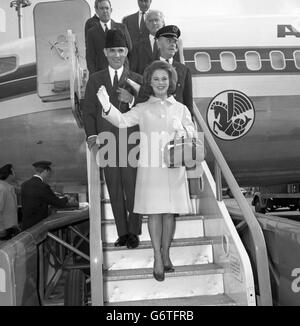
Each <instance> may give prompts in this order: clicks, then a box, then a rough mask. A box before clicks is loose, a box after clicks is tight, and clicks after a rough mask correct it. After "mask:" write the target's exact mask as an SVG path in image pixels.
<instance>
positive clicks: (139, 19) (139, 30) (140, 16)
mask: <svg viewBox="0 0 300 326" xmlns="http://www.w3.org/2000/svg"><path fill="white" fill-rule="evenodd" d="M151 2H152V0H138V6H139V9H140V10H139V11H138V12H136V13H134V14H132V15H129V16H126V17H124V18H123V21H122V23H123V24H124V25H126V26H127V29H128V31H129V34H130V37H131V40H132V43H133V45H135V44H136V43H137V42H139V41H140V40H142V39H144V38H146V37H148V35H149V31H148V29H147V28H146V24H145V17H146V15H147V13H148V10H149V8H150V6H151Z"/></svg>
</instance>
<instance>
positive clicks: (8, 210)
mask: <svg viewBox="0 0 300 326" xmlns="http://www.w3.org/2000/svg"><path fill="white" fill-rule="evenodd" d="M16 225H18V206H17V196H16V193H15V188H14V187H13V186H12V185H10V184H9V183H7V182H6V181H3V180H0V231H3V230H6V229H9V228H11V227H13V226H16Z"/></svg>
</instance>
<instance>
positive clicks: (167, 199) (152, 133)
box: [98, 61, 195, 281]
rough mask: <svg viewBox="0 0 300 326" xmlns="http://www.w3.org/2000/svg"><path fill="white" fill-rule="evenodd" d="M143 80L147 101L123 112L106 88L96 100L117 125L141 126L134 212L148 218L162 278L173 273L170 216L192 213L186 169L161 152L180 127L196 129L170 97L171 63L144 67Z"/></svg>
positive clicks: (156, 275)
mask: <svg viewBox="0 0 300 326" xmlns="http://www.w3.org/2000/svg"><path fill="white" fill-rule="evenodd" d="M144 78H145V80H144V82H145V84H146V88H147V89H148V91H149V99H148V101H147V102H145V103H141V104H138V105H137V106H136V107H134V108H133V109H131V111H129V112H127V113H124V114H122V113H120V111H118V110H117V109H116V108H115V107H114V106H113V105H111V103H110V101H109V96H108V95H107V92H106V89H105V87H101V88H100V89H99V92H98V99H99V101H100V102H101V104H102V108H103V113H102V115H103V117H105V118H106V119H107V120H108V121H110V122H111V123H112V124H114V125H115V126H118V127H119V128H127V127H131V126H134V125H137V124H138V125H139V126H140V139H141V141H140V159H139V164H138V170H137V180H136V190H135V205H134V212H135V213H138V214H142V215H147V216H148V228H149V233H150V237H151V242H152V246H153V249H154V269H153V276H154V278H155V279H156V280H157V281H163V280H164V278H165V274H164V273H165V272H173V271H174V268H173V265H172V262H171V260H170V255H169V251H170V246H171V242H172V239H173V235H174V230H175V217H174V215H175V214H188V213H190V212H191V204H190V196H189V190H188V182H187V176H186V170H185V168H184V167H180V168H173V169H170V168H168V167H167V166H166V164H165V163H164V161H163V150H164V147H165V145H166V144H167V143H168V142H169V141H171V140H173V139H174V137H176V136H182V131H183V130H187V131H188V132H191V133H194V132H195V127H194V124H193V122H192V119H191V115H190V112H189V110H188V109H187V107H186V106H184V105H183V104H181V103H179V102H177V101H176V100H175V99H174V97H173V96H172V94H174V92H175V89H176V84H177V74H176V71H175V69H174V68H173V67H172V66H171V65H170V64H169V63H167V62H163V61H154V62H153V63H152V64H151V65H150V66H149V67H148V68H147V69H146V70H145V74H144ZM183 127H184V128H183ZM179 131H180V132H181V133H179Z"/></svg>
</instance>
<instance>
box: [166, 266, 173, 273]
mask: <svg viewBox="0 0 300 326" xmlns="http://www.w3.org/2000/svg"><path fill="white" fill-rule="evenodd" d="M164 271H165V273H173V272H175V268H174V267H173V266H172V265H171V266H164Z"/></svg>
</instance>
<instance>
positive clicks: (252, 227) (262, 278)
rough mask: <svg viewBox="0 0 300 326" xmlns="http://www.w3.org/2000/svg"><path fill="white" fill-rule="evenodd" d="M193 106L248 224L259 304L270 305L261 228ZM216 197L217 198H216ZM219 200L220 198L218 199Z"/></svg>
mask: <svg viewBox="0 0 300 326" xmlns="http://www.w3.org/2000/svg"><path fill="white" fill-rule="evenodd" d="M193 107H194V117H195V119H196V121H197V123H198V124H199V125H200V126H201V128H202V131H203V132H204V136H205V139H206V141H207V144H208V145H209V147H210V150H211V152H212V154H213V156H214V158H215V160H216V162H217V164H218V167H219V168H220V169H221V171H222V173H223V176H224V178H225V180H226V182H227V185H228V187H229V188H230V190H231V193H232V195H233V196H234V198H235V199H236V201H237V203H238V205H239V207H240V209H241V211H242V214H243V217H244V219H245V222H246V223H247V225H248V228H249V231H250V234H251V237H252V241H253V245H254V249H255V258H256V266H257V275H258V286H259V293H260V305H262V306H272V305H273V304H272V292H271V282H270V274H269V266H268V254H267V248H266V242H265V238H264V235H263V232H262V229H261V227H260V225H259V223H258V221H257V219H256V218H255V215H254V213H253V212H252V210H251V208H250V206H249V204H248V202H247V200H246V199H245V197H244V195H243V194H242V192H241V190H240V187H239V185H238V183H237V182H236V180H235V178H234V176H233V174H232V172H231V170H230V168H229V166H228V164H227V162H226V160H225V158H224V156H223V154H222V152H221V151H220V149H219V147H218V145H217V143H216V142H215V140H214V138H213V136H212V135H211V133H210V131H209V129H208V127H207V125H206V123H205V121H204V119H203V117H202V115H201V114H200V112H199V110H198V107H197V105H196V104H195V102H194V104H193ZM216 186H217V189H216V192H217V194H218V193H221V192H222V189H218V187H219V188H221V182H219V183H218V182H216ZM217 199H218V198H217ZM218 200H220V199H218Z"/></svg>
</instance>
